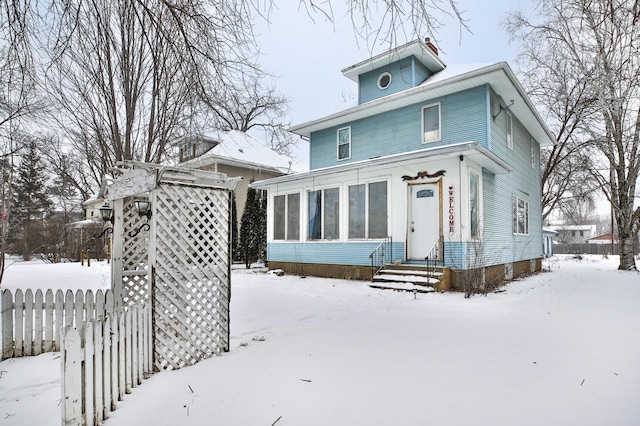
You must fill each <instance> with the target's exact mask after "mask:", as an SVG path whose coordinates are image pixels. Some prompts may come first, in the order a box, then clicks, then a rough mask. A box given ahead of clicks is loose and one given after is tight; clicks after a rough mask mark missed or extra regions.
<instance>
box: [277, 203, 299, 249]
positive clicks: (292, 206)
mask: <svg viewBox="0 0 640 426" xmlns="http://www.w3.org/2000/svg"><path fill="white" fill-rule="evenodd" d="M273 239H274V240H294V241H298V240H300V194H299V193H294V194H287V195H276V196H275V197H273Z"/></svg>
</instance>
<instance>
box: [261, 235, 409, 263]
mask: <svg viewBox="0 0 640 426" xmlns="http://www.w3.org/2000/svg"><path fill="white" fill-rule="evenodd" d="M379 244H380V241H362V242H305V243H278V242H271V243H269V244H267V257H268V259H269V261H270V262H293V263H295V262H303V263H304V262H306V263H319V264H328V265H361V266H368V265H371V259H370V258H369V255H370V254H371V253H372V252H373V251H374V250H375V249H376V247H378V245H379ZM404 252H405V245H404V243H403V242H394V243H393V259H392V261H391V262H393V261H395V260H404Z"/></svg>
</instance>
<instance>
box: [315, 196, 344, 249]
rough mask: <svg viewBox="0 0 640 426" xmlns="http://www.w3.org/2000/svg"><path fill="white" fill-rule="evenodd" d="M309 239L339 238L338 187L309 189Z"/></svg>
mask: <svg viewBox="0 0 640 426" xmlns="http://www.w3.org/2000/svg"><path fill="white" fill-rule="evenodd" d="M308 194H309V232H308V239H310V240H322V239H324V240H336V239H339V238H340V189H339V188H327V189H319V190H316V191H309V193H308Z"/></svg>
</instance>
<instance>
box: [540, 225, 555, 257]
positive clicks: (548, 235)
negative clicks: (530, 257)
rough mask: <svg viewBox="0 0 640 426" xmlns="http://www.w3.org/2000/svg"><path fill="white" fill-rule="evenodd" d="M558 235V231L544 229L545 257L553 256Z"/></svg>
mask: <svg viewBox="0 0 640 426" xmlns="http://www.w3.org/2000/svg"><path fill="white" fill-rule="evenodd" d="M557 235H558V232H557V231H554V230H553V229H549V228H544V227H543V228H542V254H543V255H544V257H551V256H553V253H554V251H553V244H554V241H553V239H554V238H555V237H556V236H557Z"/></svg>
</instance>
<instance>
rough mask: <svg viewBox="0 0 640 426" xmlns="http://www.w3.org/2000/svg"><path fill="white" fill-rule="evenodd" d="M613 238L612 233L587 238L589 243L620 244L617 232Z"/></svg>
mask: <svg viewBox="0 0 640 426" xmlns="http://www.w3.org/2000/svg"><path fill="white" fill-rule="evenodd" d="M611 238H612V237H611V234H603V235H598V236H597V237H593V238H589V239H588V240H587V244H599V245H604V244H607V245H611V244H615V245H618V235H617V234H613V240H612V239H611Z"/></svg>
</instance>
